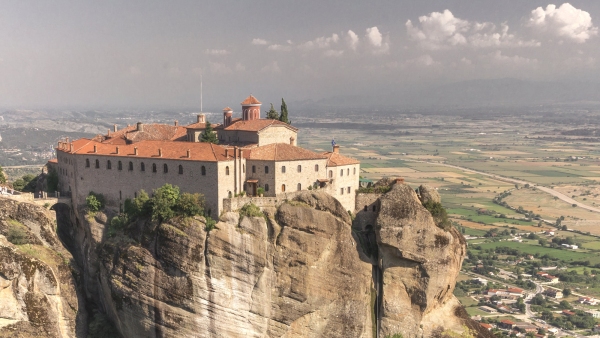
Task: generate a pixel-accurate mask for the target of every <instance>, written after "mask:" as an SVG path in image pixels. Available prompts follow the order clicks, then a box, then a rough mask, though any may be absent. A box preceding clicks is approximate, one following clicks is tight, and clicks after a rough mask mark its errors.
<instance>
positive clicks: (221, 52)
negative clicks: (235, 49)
mask: <svg viewBox="0 0 600 338" xmlns="http://www.w3.org/2000/svg"><path fill="white" fill-rule="evenodd" d="M205 53H206V54H208V55H227V54H229V52H228V51H227V50H225V49H207V50H206V52H205Z"/></svg>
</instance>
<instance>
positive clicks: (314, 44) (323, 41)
mask: <svg viewBox="0 0 600 338" xmlns="http://www.w3.org/2000/svg"><path fill="white" fill-rule="evenodd" d="M338 41H340V36H339V35H337V34H335V33H334V34H332V35H331V36H330V37H325V36H321V37H319V38H316V39H314V40H311V41H307V42H305V43H303V44H301V45H300V48H303V49H315V48H329V47H330V46H331V45H332V44H336V43H338Z"/></svg>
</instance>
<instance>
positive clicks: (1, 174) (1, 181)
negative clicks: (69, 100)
mask: <svg viewBox="0 0 600 338" xmlns="http://www.w3.org/2000/svg"><path fill="white" fill-rule="evenodd" d="M271 108H273V105H272V104H271ZM5 183H6V175H5V174H4V169H2V167H1V166H0V184H5Z"/></svg>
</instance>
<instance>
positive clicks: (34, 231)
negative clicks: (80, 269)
mask: <svg viewBox="0 0 600 338" xmlns="http://www.w3.org/2000/svg"><path fill="white" fill-rule="evenodd" d="M5 236H6V237H5ZM7 237H8V238H9V239H11V240H12V241H13V242H15V243H17V245H15V244H13V243H11V242H9V240H7ZM59 243H60V242H59V241H58V238H57V237H56V234H55V233H54V222H53V220H52V219H51V218H50V214H49V213H48V211H46V210H45V209H44V208H41V207H38V206H35V205H31V204H27V203H18V202H15V201H12V200H8V199H0V337H76V336H77V333H79V334H80V335H81V334H83V333H84V332H85V331H81V330H79V331H78V329H79V328H81V326H82V325H81V324H84V319H85V318H84V317H85V311H84V310H82V311H80V310H79V301H78V297H77V288H76V284H75V279H74V277H73V274H72V270H71V266H70V264H69V258H70V254H69V253H68V252H67V251H66V250H65V249H64V248H62V246H61V245H60V244H59ZM78 324H79V325H78Z"/></svg>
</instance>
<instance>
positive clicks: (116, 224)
mask: <svg viewBox="0 0 600 338" xmlns="http://www.w3.org/2000/svg"><path fill="white" fill-rule="evenodd" d="M127 224H129V217H127V215H126V214H118V215H117V216H115V217H113V218H112V219H111V220H110V225H109V226H108V231H107V235H108V237H114V236H115V235H116V234H117V231H119V230H122V229H124V228H125V226H127Z"/></svg>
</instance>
